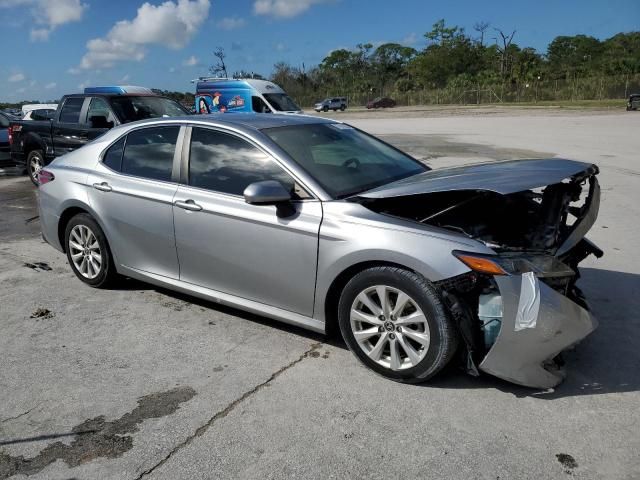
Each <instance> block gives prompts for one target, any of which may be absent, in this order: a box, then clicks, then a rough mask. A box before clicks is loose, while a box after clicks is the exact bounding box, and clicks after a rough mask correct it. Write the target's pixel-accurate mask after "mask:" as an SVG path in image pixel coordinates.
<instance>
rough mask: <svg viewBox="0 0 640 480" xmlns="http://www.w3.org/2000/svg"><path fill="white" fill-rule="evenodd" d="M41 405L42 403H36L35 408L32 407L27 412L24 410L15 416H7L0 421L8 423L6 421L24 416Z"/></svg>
mask: <svg viewBox="0 0 640 480" xmlns="http://www.w3.org/2000/svg"><path fill="white" fill-rule="evenodd" d="M39 406H40V404H38V405H36V406H35V407H33V408H30V409H29V410H27V411H26V412H22V413H21V414H19V415H16V416H15V417H9V418H5V419H4V420H0V423H6V422H10V421H12V420H17V419H18V418H20V417H24V416H25V415H28V414H30V413H31V412H32V411H34V410H35V409H36V408H38V407H39Z"/></svg>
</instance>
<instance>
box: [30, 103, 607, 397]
mask: <svg viewBox="0 0 640 480" xmlns="http://www.w3.org/2000/svg"><path fill="white" fill-rule="evenodd" d="M597 173H598V171H597V167H595V166H594V165H589V164H585V163H580V162H575V161H570V160H560V159H550V160H527V161H514V162H502V163H493V164H484V165H475V166H470V167H458V168H452V169H438V170H430V169H429V168H428V167H426V166H425V165H424V164H422V163H420V162H418V161H417V160H415V159H413V158H411V157H410V156H408V155H407V154H405V153H403V152H401V151H399V150H397V149H395V148H394V147H392V146H390V145H388V144H386V143H384V142H382V141H380V140H378V139H376V138H374V137H372V136H370V135H368V134H366V133H364V132H362V131H360V130H358V129H356V128H353V127H351V126H349V125H346V124H343V123H339V122H334V121H330V120H326V119H319V118H310V117H305V116H284V115H278V116H276V115H250V114H247V115H242V114H237V115H231V114H226V115H218V116H199V117H184V118H170V119H169V118H168V119H154V120H148V121H143V122H137V123H132V124H127V125H123V126H120V127H117V128H114V129H113V130H111V131H109V132H107V133H106V134H105V135H103V136H102V137H100V138H98V139H96V140H95V141H93V142H92V143H90V144H88V145H86V146H85V147H83V148H81V149H79V150H77V151H75V152H73V153H70V154H67V155H64V156H63V157H60V158H58V159H56V160H55V161H54V162H53V163H52V164H50V165H49V166H48V167H47V168H46V169H45V170H43V171H42V172H41V173H40V183H41V186H40V195H39V208H40V218H41V221H42V231H43V237H44V238H45V240H46V241H47V242H48V243H50V244H51V245H52V246H53V247H54V248H56V249H58V250H60V251H62V252H65V253H66V255H67V257H68V259H69V264H70V266H71V268H72V269H73V271H74V273H75V274H76V276H77V277H78V278H79V279H80V280H81V281H83V282H85V283H87V284H89V285H91V286H93V287H105V286H107V285H112V284H113V283H114V282H116V281H117V279H118V277H120V276H127V277H132V278H136V279H139V280H143V281H145V282H149V283H152V284H155V285H158V286H162V287H165V288H168V289H172V290H176V291H180V292H184V293H188V294H191V295H194V296H197V297H201V298H204V299H208V300H212V301H215V302H218V303H223V304H226V305H231V306H234V307H236V308H240V309H243V310H247V311H251V312H255V313H258V314H260V315H264V316H267V317H270V318H272V319H275V320H279V321H283V322H287V323H290V324H294V325H299V326H302V327H304V328H308V329H310V330H313V331H316V332H323V333H324V332H328V331H331V330H332V329H333V328H334V327H335V329H336V330H338V329H339V331H340V332H341V334H342V336H343V338H344V340H345V342H346V343H347V345H348V346H349V348H350V349H351V350H352V352H353V353H354V354H355V355H356V356H357V357H358V358H359V359H360V360H361V361H362V362H363V363H364V364H365V365H367V366H368V367H370V368H371V369H372V370H374V371H376V372H377V373H379V374H381V375H384V376H386V377H388V378H391V379H393V380H397V381H403V382H421V381H425V380H427V379H429V378H431V377H432V376H434V375H435V374H436V373H438V372H439V371H440V370H441V369H442V368H443V367H444V366H445V365H447V364H448V363H450V362H451V361H453V360H455V361H456V362H459V363H460V364H461V365H462V366H463V367H464V368H466V370H467V371H468V372H469V373H471V374H473V375H478V374H479V373H480V372H482V371H483V372H486V373H489V374H493V375H495V376H498V377H501V378H503V379H506V380H509V381H512V382H515V383H518V384H521V385H527V386H532V387H541V388H547V387H551V386H554V385H556V384H558V383H559V382H560V381H561V380H562V378H563V370H562V368H561V367H560V366H559V362H556V361H555V360H556V359H557V357H558V355H559V353H560V352H561V351H563V350H564V349H566V348H567V347H569V346H571V345H573V344H575V343H577V342H578V341H580V340H581V339H582V338H584V337H585V336H586V335H588V334H589V333H590V332H591V331H593V330H594V329H595V327H596V321H595V319H594V318H593V317H592V316H591V314H590V313H589V311H588V308H587V304H586V302H585V301H584V298H583V296H582V294H581V293H580V290H579V289H578V287H577V286H576V280H577V279H578V277H579V273H578V263H579V262H580V261H582V260H583V259H584V258H585V257H586V256H588V255H590V254H594V255H596V256H600V255H602V252H601V251H600V250H599V249H598V248H597V247H596V246H595V245H593V244H592V243H591V242H589V241H588V240H587V239H585V238H584V235H585V233H586V232H587V231H588V230H589V228H590V227H591V226H592V225H593V223H594V221H595V218H596V216H597V212H598V205H599V191H600V190H599V186H598V182H597V180H596V174H597Z"/></svg>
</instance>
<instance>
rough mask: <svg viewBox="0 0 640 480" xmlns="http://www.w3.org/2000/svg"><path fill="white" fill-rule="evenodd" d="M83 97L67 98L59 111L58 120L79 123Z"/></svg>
mask: <svg viewBox="0 0 640 480" xmlns="http://www.w3.org/2000/svg"><path fill="white" fill-rule="evenodd" d="M83 103H84V97H74V98H67V100H66V101H65V102H64V106H63V107H62V111H61V112H60V122H62V123H79V122H80V110H82V104H83Z"/></svg>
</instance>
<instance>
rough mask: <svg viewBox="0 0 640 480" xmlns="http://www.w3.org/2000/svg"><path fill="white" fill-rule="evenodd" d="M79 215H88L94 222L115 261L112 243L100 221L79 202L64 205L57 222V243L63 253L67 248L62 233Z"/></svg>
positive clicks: (90, 210)
mask: <svg viewBox="0 0 640 480" xmlns="http://www.w3.org/2000/svg"><path fill="white" fill-rule="evenodd" d="M79 213H86V214H87V215H90V216H91V218H93V219H94V220H95V221H96V223H97V224H98V225H99V226H100V228H101V229H102V233H103V234H104V236H105V238H106V239H107V243H108V247H109V250H110V251H111V255H112V256H113V259H114V261H115V260H116V257H115V254H114V252H113V248H112V243H111V241H110V239H109V234H108V232H107V231H106V229H105V228H104V225H103V223H102V221H101V220H100V218H99V217H98V215H96V213H95V212H94V211H93V209H92V208H91V207H90V206H89V205H86V204H84V203H81V202H72V203H69V204H67V205H65V206H64V208H63V209H62V213H61V214H60V219H59V220H58V231H57V234H58V241H59V242H60V246H61V247H62V251H63V252H64V253H67V247H66V245H65V241H64V232H65V230H66V228H67V224H68V223H69V221H70V220H71V219H72V218H73V217H75V216H76V215H78V214H79Z"/></svg>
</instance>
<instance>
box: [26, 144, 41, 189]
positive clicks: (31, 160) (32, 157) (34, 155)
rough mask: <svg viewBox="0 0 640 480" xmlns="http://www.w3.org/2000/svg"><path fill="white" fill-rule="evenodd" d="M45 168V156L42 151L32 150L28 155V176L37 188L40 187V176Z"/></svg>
mask: <svg viewBox="0 0 640 480" xmlns="http://www.w3.org/2000/svg"><path fill="white" fill-rule="evenodd" d="M43 168H44V154H43V153H42V150H31V151H30V152H29V155H27V175H29V179H30V180H31V182H33V184H34V185H35V186H36V187H39V186H40V180H39V179H38V174H39V173H40V170H42V169H43Z"/></svg>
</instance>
